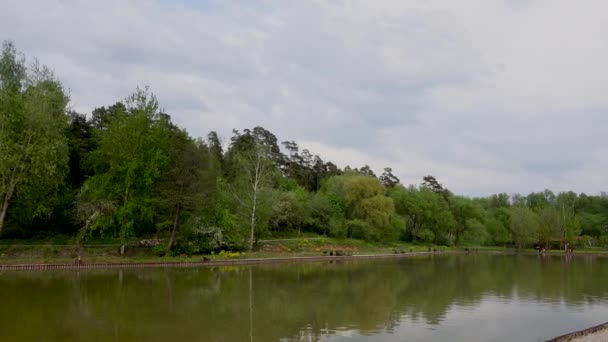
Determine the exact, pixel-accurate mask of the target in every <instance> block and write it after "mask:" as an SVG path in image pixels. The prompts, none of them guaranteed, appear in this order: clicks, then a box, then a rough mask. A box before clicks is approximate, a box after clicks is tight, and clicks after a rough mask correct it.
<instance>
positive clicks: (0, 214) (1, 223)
mask: <svg viewBox="0 0 608 342" xmlns="http://www.w3.org/2000/svg"><path fill="white" fill-rule="evenodd" d="M0 210H1V211H0V235H2V228H4V219H5V218H6V212H7V211H8V196H7V198H6V199H5V200H4V201H3V203H2V209H0Z"/></svg>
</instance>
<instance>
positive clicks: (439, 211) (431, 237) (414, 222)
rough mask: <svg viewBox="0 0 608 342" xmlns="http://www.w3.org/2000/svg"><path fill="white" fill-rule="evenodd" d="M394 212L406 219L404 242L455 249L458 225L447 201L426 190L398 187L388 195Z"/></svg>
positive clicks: (424, 188)
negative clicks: (435, 244) (452, 234)
mask: <svg viewBox="0 0 608 342" xmlns="http://www.w3.org/2000/svg"><path fill="white" fill-rule="evenodd" d="M389 196H390V197H391V198H392V199H393V201H394V203H395V211H396V212H397V214H399V215H400V216H401V217H403V218H404V219H405V226H406V228H407V229H406V235H405V239H406V240H410V241H418V242H435V243H438V244H446V245H452V244H453V243H454V237H453V236H451V235H450V232H451V231H452V230H453V228H454V226H455V225H456V221H455V220H454V217H453V215H452V212H451V211H450V208H449V206H448V203H447V201H446V200H445V199H444V198H443V196H442V195H441V194H437V193H435V192H433V191H431V190H430V189H429V188H427V187H424V186H423V187H420V188H419V189H418V188H416V187H413V186H410V187H408V188H405V187H403V186H396V187H395V188H393V189H391V190H390V191H389Z"/></svg>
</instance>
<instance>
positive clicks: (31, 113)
mask: <svg viewBox="0 0 608 342" xmlns="http://www.w3.org/2000/svg"><path fill="white" fill-rule="evenodd" d="M68 101H69V100H68V97H67V96H66V94H65V91H64V89H63V87H62V85H61V83H60V82H59V81H57V80H56V79H55V77H54V75H53V73H52V72H51V71H50V70H49V69H48V68H46V67H44V66H40V65H38V64H37V63H34V64H33V66H32V67H31V68H29V69H28V68H27V67H26V66H25V58H24V57H23V56H22V55H20V54H19V53H17V51H16V49H15V47H14V45H13V44H12V43H11V42H4V44H3V47H2V55H1V56H0V233H2V229H3V227H4V222H5V220H6V217H7V213H8V209H9V206H10V205H11V203H12V202H13V201H14V200H15V198H16V197H18V198H22V199H24V200H28V201H30V202H33V203H30V207H32V208H34V209H33V215H34V216H39V215H43V214H49V213H50V210H51V208H49V207H46V206H45V205H44V203H45V197H47V195H50V194H52V193H53V192H55V191H56V190H57V187H58V186H59V185H60V184H61V183H62V182H63V181H64V177H65V173H66V171H67V163H68V145H67V140H66V137H65V134H64V130H65V128H66V127H67V122H68V120H67V116H66V106H67V103H68Z"/></svg>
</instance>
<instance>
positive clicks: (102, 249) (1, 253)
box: [0, 236, 608, 265]
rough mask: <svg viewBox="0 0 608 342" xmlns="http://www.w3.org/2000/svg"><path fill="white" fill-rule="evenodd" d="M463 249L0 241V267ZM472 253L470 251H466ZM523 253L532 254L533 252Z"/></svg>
mask: <svg viewBox="0 0 608 342" xmlns="http://www.w3.org/2000/svg"><path fill="white" fill-rule="evenodd" d="M464 249H465V247H445V246H428V245H414V244H407V243H392V244H381V243H371V242H366V241H361V240H355V239H336V238H326V237H313V236H311V237H307V238H286V239H274V240H262V241H260V242H259V244H258V248H257V249H256V250H255V251H253V252H230V251H220V252H219V253H211V254H207V255H185V254H183V255H178V256H159V255H158V254H157V252H156V250H155V248H153V247H141V246H138V245H137V243H136V242H133V243H131V244H129V245H128V246H127V248H126V249H125V255H124V256H121V255H120V245H119V244H117V243H115V241H96V242H95V244H92V243H91V244H87V245H84V246H74V245H70V244H69V243H68V240H63V239H62V238H55V239H51V240H48V239H47V240H28V241H19V240H14V241H2V243H0V264H5V265H7V264H68V263H73V262H75V260H77V259H78V257H79V256H80V258H81V260H82V262H83V263H125V262H184V261H185V262H192V261H199V260H201V259H203V258H207V259H210V260H224V259H245V258H287V257H304V256H322V255H331V254H336V253H339V254H340V255H364V254H393V253H407V252H428V251H431V250H434V251H437V252H443V251H462V250H464ZM469 249H471V248H469ZM473 249H475V250H478V251H500V252H516V250H514V249H510V248H505V247H474V248H473ZM523 252H527V253H535V252H536V251H535V250H534V249H526V250H523ZM575 253H576V254H589V253H592V254H606V255H608V251H606V250H605V249H592V250H577V251H576V252H575ZM546 254H563V251H557V250H552V251H547V253H546Z"/></svg>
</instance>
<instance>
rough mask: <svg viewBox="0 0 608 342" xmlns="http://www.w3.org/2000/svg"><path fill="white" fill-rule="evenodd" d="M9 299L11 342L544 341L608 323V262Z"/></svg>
mask: <svg viewBox="0 0 608 342" xmlns="http://www.w3.org/2000/svg"><path fill="white" fill-rule="evenodd" d="M0 296H1V297H0V298H2V300H1V302H0V340H1V341H163V342H168V341H180V340H181V341H230V342H232V341H259V342H265V341H509V342H511V341H545V340H547V339H549V338H552V337H555V336H558V335H562V334H564V333H568V332H571V331H575V330H580V329H584V328H587V327H590V326H593V325H597V324H600V323H604V322H606V321H608V258H601V257H597V258H596V257H586V256H577V257H574V258H568V259H566V258H565V257H560V256H553V257H544V258H541V257H538V256H513V255H482V254H470V255H451V256H429V257H414V258H400V259H384V260H366V261H343V262H339V261H334V262H315V263H298V264H276V265H259V266H242V267H218V268H200V269H140V270H133V269H129V270H103V271H96V270H90V271H57V272H54V271H48V272H46V271H45V272H5V273H1V274H0Z"/></svg>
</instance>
